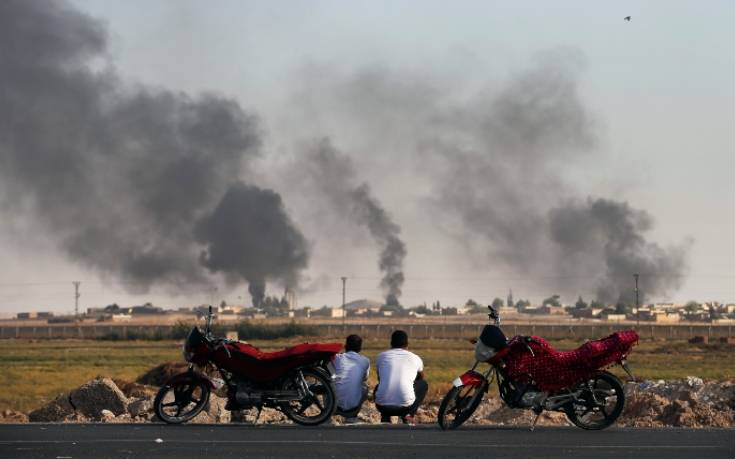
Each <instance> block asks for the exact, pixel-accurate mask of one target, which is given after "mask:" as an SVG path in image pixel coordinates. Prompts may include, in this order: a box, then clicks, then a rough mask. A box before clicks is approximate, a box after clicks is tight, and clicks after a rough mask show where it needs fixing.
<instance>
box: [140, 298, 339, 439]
mask: <svg viewBox="0 0 735 459" xmlns="http://www.w3.org/2000/svg"><path fill="white" fill-rule="evenodd" d="M213 317H214V314H213V313H212V308H211V307H210V309H209V315H208V316H207V323H206V328H205V330H204V332H201V331H200V330H199V328H198V327H194V328H193V329H192V330H191V332H189V336H188V337H187V338H186V342H185V343H184V349H183V351H184V358H185V359H186V361H187V362H189V363H190V365H189V370H188V371H186V372H184V373H181V374H179V375H176V376H174V377H172V378H171V379H170V380H169V381H167V382H166V383H165V384H164V385H163V386H162V387H161V389H160V390H159V391H158V394H157V395H156V398H155V401H154V409H155V412H156V415H157V416H158V417H159V418H160V419H161V420H162V421H164V422H167V423H169V424H180V423H183V422H186V421H189V420H190V419H192V418H193V417H194V416H196V415H197V414H199V412H201V411H202V409H203V408H204V407H205V406H206V404H207V402H208V401H209V396H210V393H211V392H212V391H215V392H216V393H217V394H218V395H221V396H224V397H226V398H227V405H226V408H227V409H228V410H241V409H248V408H257V409H258V416H260V412H261V410H262V409H263V407H270V408H275V409H278V410H280V411H282V412H283V413H284V414H285V415H286V416H288V418H289V419H291V420H292V421H294V422H295V423H297V424H302V425H310V426H311V425H318V424H321V423H323V422H324V421H326V420H328V419H329V418H331V417H332V415H333V414H334V411H335V409H336V407H337V403H336V396H335V389H334V374H335V372H334V366H333V365H332V360H334V356H335V354H337V353H338V352H339V351H340V350H341V348H342V345H341V344H338V343H314V344H309V343H304V344H299V345H297V346H294V347H290V348H287V349H284V350H282V351H278V352H262V351H260V350H258V349H257V348H256V347H253V346H251V345H249V344H246V343H241V342H237V341H231V340H227V339H224V338H215V337H214V336H213V335H212V333H211V325H212V318H213ZM216 372H218V373H219V375H220V376H221V378H215V377H212V376H210V375H212V374H213V373H216ZM256 420H257V417H256Z"/></svg>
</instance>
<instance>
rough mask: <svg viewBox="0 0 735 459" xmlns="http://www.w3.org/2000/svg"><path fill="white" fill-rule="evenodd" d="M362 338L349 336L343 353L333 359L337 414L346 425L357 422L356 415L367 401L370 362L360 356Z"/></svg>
mask: <svg viewBox="0 0 735 459" xmlns="http://www.w3.org/2000/svg"><path fill="white" fill-rule="evenodd" d="M361 350H362V338H360V337H359V336H357V335H350V336H348V337H347V339H346V340H345V352H344V353H341V354H337V355H336V356H335V358H334V367H335V369H336V371H337V377H336V380H335V385H336V389H337V412H336V414H338V415H340V416H342V417H344V418H345V421H346V422H347V423H355V422H358V419H357V413H359V412H360V408H362V404H363V402H365V400H367V395H368V387H367V378H368V374H369V373H370V360H369V359H368V358H367V357H365V356H364V355H360V351H361Z"/></svg>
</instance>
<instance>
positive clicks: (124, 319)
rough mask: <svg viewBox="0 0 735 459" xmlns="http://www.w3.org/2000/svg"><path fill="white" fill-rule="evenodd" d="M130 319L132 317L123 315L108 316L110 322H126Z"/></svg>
mask: <svg viewBox="0 0 735 459" xmlns="http://www.w3.org/2000/svg"><path fill="white" fill-rule="evenodd" d="M132 318H133V316H131V315H130V314H123V313H118V314H112V315H110V320H111V321H113V322H128V321H130V319H132Z"/></svg>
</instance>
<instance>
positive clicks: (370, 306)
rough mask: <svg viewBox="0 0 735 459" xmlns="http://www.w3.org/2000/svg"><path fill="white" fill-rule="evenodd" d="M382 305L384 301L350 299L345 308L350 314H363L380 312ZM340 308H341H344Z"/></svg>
mask: <svg viewBox="0 0 735 459" xmlns="http://www.w3.org/2000/svg"><path fill="white" fill-rule="evenodd" d="M381 306H383V302H382V301H375V300H368V299H361V300H355V301H350V302H349V303H347V304H345V310H346V311H347V315H348V316H352V315H355V316H361V315H366V314H370V313H372V314H378V313H379V312H380V307H381ZM339 309H340V310H341V309H342V308H339ZM312 313H313V311H312Z"/></svg>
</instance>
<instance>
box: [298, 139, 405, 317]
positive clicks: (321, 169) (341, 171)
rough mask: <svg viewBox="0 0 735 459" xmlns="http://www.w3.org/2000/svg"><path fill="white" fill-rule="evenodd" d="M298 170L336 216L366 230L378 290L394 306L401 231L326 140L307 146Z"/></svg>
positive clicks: (401, 251) (399, 280)
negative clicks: (374, 246)
mask: <svg viewBox="0 0 735 459" xmlns="http://www.w3.org/2000/svg"><path fill="white" fill-rule="evenodd" d="M300 166H301V168H302V170H303V171H304V172H306V173H307V174H308V175H309V177H310V178H311V179H313V180H314V182H315V183H316V184H317V185H318V186H319V188H320V189H321V191H322V192H323V193H324V194H326V196H327V198H328V199H329V202H330V203H331V205H332V206H333V207H334V208H335V210H337V211H338V212H340V213H342V214H345V215H347V216H349V218H351V219H352V220H353V221H354V222H355V223H357V224H358V225H361V226H364V227H366V228H367V229H368V231H369V232H370V234H371V236H372V237H373V239H375V242H377V243H378V245H379V246H380V256H379V259H378V267H379V268H380V271H381V272H382V273H383V279H382V280H381V282H380V286H381V287H382V288H383V290H384V291H385V295H386V303H387V304H398V303H399V301H398V298H399V297H400V296H401V288H402V287H403V281H404V276H403V261H404V259H405V258H406V245H405V244H404V242H403V241H402V240H401V238H400V233H401V227H400V226H398V224H396V223H395V222H394V221H393V219H392V218H391V216H390V215H389V214H388V212H387V211H386V210H385V209H384V208H383V206H381V204H380V203H379V202H378V200H377V199H376V198H375V196H373V194H372V192H371V191H370V187H369V186H368V184H367V183H358V179H357V173H356V172H355V168H354V166H353V164H352V162H351V161H350V158H349V157H347V156H345V155H343V154H341V153H340V152H339V151H337V149H336V148H334V146H333V145H332V144H331V142H330V141H329V140H328V139H324V140H322V141H319V142H316V143H315V144H314V145H312V146H311V148H310V149H309V151H308V152H307V154H306V156H305V158H303V160H302V162H300Z"/></svg>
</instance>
